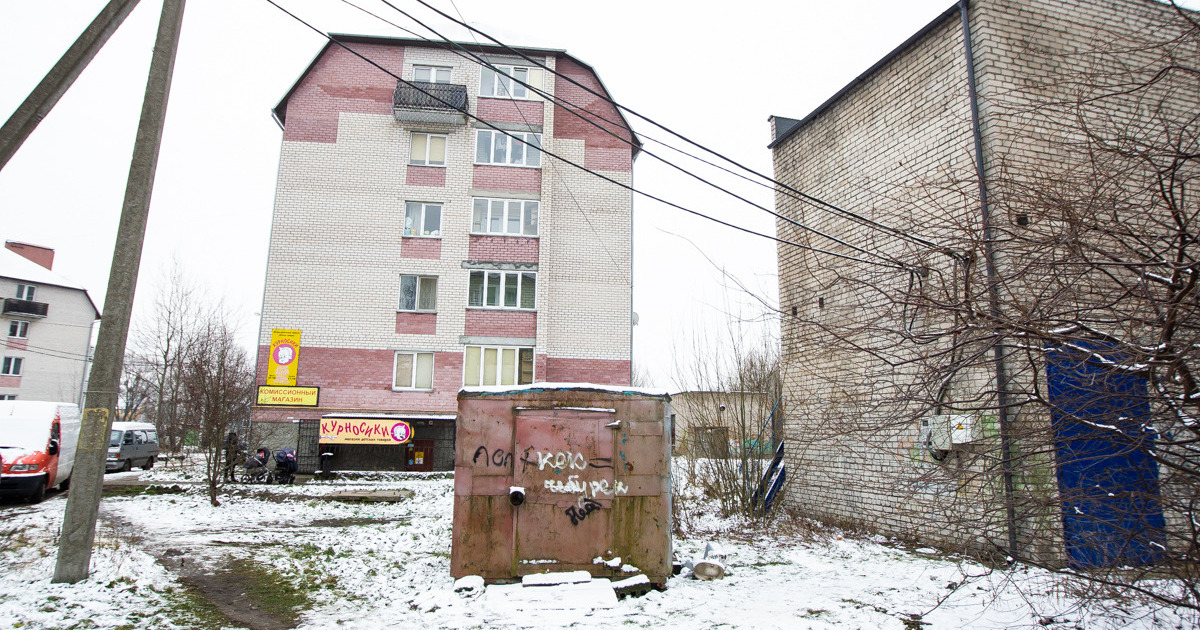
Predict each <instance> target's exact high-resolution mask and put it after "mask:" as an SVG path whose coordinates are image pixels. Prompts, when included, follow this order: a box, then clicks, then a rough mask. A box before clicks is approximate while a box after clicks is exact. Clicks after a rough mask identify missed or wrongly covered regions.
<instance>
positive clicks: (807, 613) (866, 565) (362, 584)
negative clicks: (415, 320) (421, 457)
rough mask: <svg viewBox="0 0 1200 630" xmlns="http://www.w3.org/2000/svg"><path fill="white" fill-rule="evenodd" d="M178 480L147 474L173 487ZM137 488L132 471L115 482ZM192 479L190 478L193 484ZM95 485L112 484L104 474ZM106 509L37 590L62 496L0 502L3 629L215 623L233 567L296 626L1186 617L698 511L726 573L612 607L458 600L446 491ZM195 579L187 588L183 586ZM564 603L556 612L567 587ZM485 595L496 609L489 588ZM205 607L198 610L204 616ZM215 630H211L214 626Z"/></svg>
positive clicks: (1186, 621) (143, 497)
mask: <svg viewBox="0 0 1200 630" xmlns="http://www.w3.org/2000/svg"><path fill="white" fill-rule="evenodd" d="M187 474H188V473H185V472H182V471H171V470H162V469H156V470H154V471H151V472H150V473H144V474H142V479H143V480H146V479H154V480H155V481H156V482H159V483H164V484H167V485H170V484H172V483H174V482H177V481H183V477H184V476H185V475H187ZM124 475H128V476H136V475H138V473H124ZM192 477H193V478H195V474H194V473H192ZM110 478H114V479H116V478H117V477H116V476H111V475H110ZM180 488H181V489H182V490H183V491H182V492H178V493H173V494H171V493H168V494H139V495H133V496H108V497H106V498H105V499H104V501H103V504H102V507H101V520H102V522H101V526H100V529H99V533H98V536H97V548H96V551H95V553H94V554H93V559H92V573H91V577H90V578H89V579H88V580H86V581H84V582H81V583H79V584H74V585H65V584H51V583H50V575H51V573H52V571H53V567H54V560H55V551H56V550H55V546H54V545H55V536H56V535H57V532H58V529H59V526H60V523H61V521H62V512H63V509H64V507H65V505H66V500H65V497H63V496H57V497H54V498H52V499H49V500H47V501H46V502H44V503H42V504H41V505H36V506H28V505H24V504H19V503H11V502H10V503H5V504H3V505H0V564H2V566H3V567H4V569H5V570H4V571H2V572H0V628H122V629H129V630H133V629H141V628H147V629H149V628H155V629H157V628H220V627H222V626H224V627H229V626H228V623H224V624H222V623H220V619H222V618H221V617H220V616H219V615H218V616H217V617H215V618H214V616H213V615H212V612H211V610H209V609H207V608H206V607H205V606H204V605H203V604H202V603H197V597H196V595H195V590H194V589H193V588H192V587H191V586H190V585H191V584H194V582H192V581H190V580H192V579H193V578H194V577H195V576H196V575H198V574H199V575H203V574H205V573H208V572H213V571H218V570H220V569H221V568H222V567H223V566H228V565H229V563H230V562H231V560H233V559H236V558H242V559H246V560H249V561H250V562H252V563H254V564H255V565H256V566H262V567H270V570H271V571H274V572H277V573H282V574H283V575H285V576H286V579H287V580H288V582H289V583H291V584H294V585H296V586H297V587H298V589H299V590H300V591H302V592H303V593H304V594H305V597H306V599H307V603H305V604H304V605H302V606H301V610H302V612H301V613H300V616H299V627H300V628H306V629H308V628H338V627H347V628H356V629H364V630H370V629H375V628H423V629H433V628H534V627H538V628H542V627H576V628H611V627H614V626H621V627H632V628H687V629H688V630H694V629H696V628H789V629H790V628H897V629H903V628H919V627H927V628H967V627H970V628H1041V627H1046V626H1049V627H1052V628H1053V627H1056V628H1193V627H1196V626H1197V622H1198V620H1197V619H1196V617H1195V616H1194V615H1190V614H1188V613H1185V612H1181V611H1175V610H1170V609H1162V608H1161V607H1156V606H1151V605H1144V604H1136V603H1130V602H1116V601H1100V602H1092V603H1090V604H1089V605H1088V606H1081V605H1080V601H1079V600H1078V599H1077V597H1076V596H1074V595H1073V593H1077V592H1078V590H1077V589H1076V588H1075V586H1074V585H1072V584H1070V583H1069V582H1067V581H1066V580H1067V579H1068V578H1067V577H1065V576H1060V575H1052V574H1049V573H1046V572H1042V571H1038V570H1032V569H1028V570H1027V569H1017V570H1013V571H990V570H989V569H988V568H986V567H984V566H980V565H978V564H974V563H972V562H968V561H964V560H961V559H947V558H942V557H940V556H938V555H937V554H936V553H934V552H933V550H920V549H919V550H915V551H906V550H903V549H901V548H898V547H896V546H893V545H890V544H888V542H887V541H885V540H882V539H879V538H876V539H869V538H868V539H864V538H861V537H860V538H851V537H848V536H847V537H840V536H839V535H838V534H837V532H833V531H827V532H818V533H817V535H816V536H813V535H811V533H810V532H805V533H804V534H801V533H798V532H799V531H800V530H801V529H803V527H801V526H794V525H796V524H789V523H784V524H781V525H780V526H778V527H776V528H775V529H774V530H772V529H766V530H761V531H760V530H757V529H755V528H753V527H751V526H749V525H747V524H745V523H741V522H738V521H736V520H721V519H716V518H714V517H712V516H711V515H710V516H708V517H707V518H705V519H699V520H698V522H703V523H706V531H705V532H696V533H693V534H690V535H688V536H686V537H683V538H681V539H677V540H676V541H675V547H676V554H677V556H678V557H679V558H681V559H686V558H689V557H693V556H695V555H698V554H701V553H702V552H703V550H704V548H705V545H706V544H707V543H709V542H711V541H716V542H719V543H720V546H721V547H723V549H724V551H725V552H726V554H727V556H726V558H725V559H724V565H725V567H726V571H727V573H726V577H725V578H724V579H721V580H714V581H699V580H696V579H693V578H690V577H687V576H686V575H683V576H679V577H676V578H673V579H671V580H670V582H669V583H668V588H667V590H666V591H663V592H651V593H649V594H648V595H645V596H643V597H632V598H627V599H624V600H621V601H620V602H618V603H617V604H616V605H615V606H613V607H611V608H600V609H594V610H561V609H560V608H561V606H559V605H557V604H556V603H555V602H556V601H559V600H560V599H562V598H558V597H554V596H552V597H547V598H544V599H545V600H547V601H548V602H549V603H546V602H542V603H538V602H532V603H530V602H526V603H525V604H523V605H509V604H511V602H505V601H504V598H502V597H498V596H489V594H488V593H486V592H485V593H484V594H483V595H479V594H477V593H476V594H473V595H466V594H459V593H456V592H455V591H454V588H453V586H454V580H453V579H452V578H451V577H450V575H449V552H450V538H451V527H452V514H451V512H452V510H451V495H452V491H453V480H452V479H449V478H446V477H444V476H428V475H427V476H416V475H414V476H404V475H398V474H392V475H386V474H384V475H377V476H374V477H371V478H367V479H358V480H354V481H341V482H311V483H307V484H304V485H296V486H290V487H280V486H231V487H230V492H229V493H227V494H225V495H224V496H222V498H221V499H222V505H221V506H220V507H212V506H210V505H209V502H208V498H207V496H206V495H205V494H204V488H203V487H202V486H199V485H187V484H186V483H184V484H181V486H180ZM344 490H393V491H396V490H406V491H410V492H412V496H411V497H409V498H407V499H405V500H402V501H399V502H395V503H343V502H338V501H331V500H328V499H327V498H325V497H326V496H327V495H329V494H330V493H333V492H338V491H344ZM189 576H192V577H189ZM537 588H545V589H562V594H563V595H564V598H565V596H566V593H567V590H568V589H569V587H566V586H554V587H537ZM493 595H500V590H499V589H496V590H495V593H493ZM206 611H207V612H206ZM214 619H216V620H217V621H214Z"/></svg>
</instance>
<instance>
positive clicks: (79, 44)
mask: <svg viewBox="0 0 1200 630" xmlns="http://www.w3.org/2000/svg"><path fill="white" fill-rule="evenodd" d="M138 2H139V0H112V1H111V2H109V3H108V5H107V6H105V7H104V9H103V10H101V11H100V14H99V15H97V16H96V19H94V20H92V23H91V24H89V25H88V27H87V29H86V30H84V31H83V34H81V35H80V36H79V39H76V40H75V43H74V44H71V47H70V48H68V49H67V52H65V53H63V56H62V58H61V59H59V60H58V63H56V64H54V67H53V68H51V69H50V72H48V73H46V77H45V78H44V79H42V82H41V83H38V85H37V87H35V88H33V91H32V92H30V93H29V97H28V98H26V99H25V102H23V103H21V105H20V107H17V111H15V112H13V114H12V116H9V118H8V121H7V122H5V123H4V126H3V127H0V169H2V168H4V165H5V164H8V160H9V158H11V157H12V156H13V154H14V153H16V152H17V149H19V148H21V145H22V144H24V143H25V140H26V139H27V138H28V137H29V134H31V133H33V130H34V129H36V128H37V126H38V124H39V123H41V122H42V119H43V118H45V117H46V115H47V114H49V113H50V110H51V109H54V105H55V104H56V103H58V99H60V98H62V95H63V94H64V93H65V92H66V91H67V89H68V88H70V87H71V84H72V83H74V82H75V79H77V78H78V77H79V73H81V72H83V69H84V68H86V67H87V65H88V64H89V63H91V61H92V58H93V57H95V56H96V53H97V52H100V49H101V48H103V47H104V44H105V43H106V42H108V38H109V37H110V36H111V35H112V34H113V31H116V30H117V27H118V26H120V25H121V23H122V22H124V21H125V18H126V17H127V16H128V15H129V13H130V12H131V11H133V8H134V7H136V6H137V3H138Z"/></svg>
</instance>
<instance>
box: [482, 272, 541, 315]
mask: <svg viewBox="0 0 1200 630" xmlns="http://www.w3.org/2000/svg"><path fill="white" fill-rule="evenodd" d="M536 295H537V274H536V273H530V272H528V271H483V270H479V271H472V272H471V281H470V284H468V286H467V306H480V307H485V308H523V309H532V308H536V306H535V297H534V296H536Z"/></svg>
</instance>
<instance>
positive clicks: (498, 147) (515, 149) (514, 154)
mask: <svg viewBox="0 0 1200 630" xmlns="http://www.w3.org/2000/svg"><path fill="white" fill-rule="evenodd" d="M475 163H476V164H498V165H501V166H531V167H541V165H542V134H540V133H521V132H516V131H510V132H506V131H491V130H489V129H480V130H478V131H477V132H476V136H475Z"/></svg>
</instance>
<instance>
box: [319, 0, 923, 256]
mask: <svg viewBox="0 0 1200 630" xmlns="http://www.w3.org/2000/svg"><path fill="white" fill-rule="evenodd" d="M342 1H343V2H347V0H342ZM380 1H381V2H383V4H385V5H387V6H388V7H391V8H392V9H393V10H395V11H396V12H398V13H400V14H401V15H403V16H405V17H407V18H408V19H410V20H412V21H413V22H416V23H417V24H419V25H420V26H421V27H423V28H425V29H426V30H428V31H429V32H431V33H433V34H434V35H436V36H437V37H438V38H439V39H441V40H442V41H444V42H446V43H448V44H451V45H452V46H454V47H456V48H458V49H459V50H461V51H462V52H461V53H457V54H458V55H459V56H460V57H463V58H464V59H466V58H467V57H466V55H470V57H471V59H469V60H473V61H474V62H475V63H478V64H480V65H482V66H484V67H487V68H489V69H491V70H493V71H496V72H499V69H498V68H496V67H495V66H494V65H492V63H491V62H489V61H488V60H487V59H484V58H483V57H480V56H479V55H477V54H475V53H473V52H471V51H469V50H467V49H466V48H464V47H463V46H462V45H461V44H459V43H458V42H455V41H453V40H451V39H449V38H448V37H446V36H445V35H442V34H441V33H439V32H438V31H437V30H436V29H434V28H433V27H431V26H429V25H428V24H426V23H425V22H422V21H421V20H419V19H417V18H416V17H414V16H413V15H412V14H410V13H409V12H407V11H405V10H403V9H401V8H399V7H397V6H396V5H394V4H392V3H391V2H390V1H389V0H380ZM347 3H348V2H347ZM348 4H349V3H348ZM422 4H425V3H423V2H422ZM352 6H353V5H352ZM426 6H429V5H426ZM431 8H432V7H431ZM434 11H437V12H438V13H439V14H441V15H443V16H445V17H447V18H449V19H451V20H453V18H452V17H450V16H448V15H446V14H445V13H442V12H441V11H438V10H437V9H434ZM367 13H368V14H370V15H374V14H371V13H370V12H367ZM375 17H376V18H377V19H381V20H382V21H384V22H386V23H388V24H392V25H393V26H396V27H397V28H401V30H403V31H405V32H407V33H412V31H411V30H408V29H405V28H402V27H399V26H397V25H396V24H394V23H392V22H390V21H388V20H386V19H383V18H379V16H375ZM454 21H456V22H458V23H459V24H462V25H464V26H467V24H466V22H465V21H462V22H459V21H458V20H454ZM468 28H470V27H469V26H468ZM474 30H475V29H473V28H472V32H471V37H472V39H474V38H475V34H474ZM480 33H481V34H483V35H484V36H485V37H488V38H489V39H491V40H492V41H497V40H496V39H494V38H492V37H490V36H488V35H487V34H486V33H482V31H480ZM418 37H420V38H421V39H424V40H426V41H432V40H430V39H429V38H428V37H424V36H418ZM475 42H476V44H479V40H477V39H476V40H475ZM505 48H506V49H508V50H511V51H513V52H517V53H518V54H520V55H521V57H522V58H523V59H525V60H527V61H529V62H530V63H535V64H537V65H538V67H540V68H542V69H544V70H546V71H549V72H551V73H553V74H554V75H555V76H560V77H562V78H564V79H567V80H568V81H570V82H572V83H574V84H575V85H580V86H581V87H583V86H582V85H581V84H580V83H579V82H577V81H575V80H574V79H572V78H571V77H568V76H566V75H564V74H561V73H560V72H558V71H557V70H556V69H555V70H552V69H550V68H549V67H548V66H545V65H544V64H542V63H541V62H538V61H535V60H534V59H533V58H532V57H529V56H527V55H525V54H524V53H521V52H519V51H516V50H515V49H513V48H510V47H508V46H505ZM464 53H465V54H464ZM509 78H510V79H511V80H512V81H513V82H515V83H518V84H520V85H522V86H524V87H525V88H527V89H530V90H533V91H534V92H536V93H537V94H539V95H541V96H542V97H543V98H545V99H546V100H549V101H551V102H553V103H555V104H557V105H559V106H560V107H561V108H562V109H563V110H564V111H566V112H568V113H570V114H572V115H573V116H575V117H576V118H578V119H580V120H582V121H583V122H585V123H588V124H590V125H592V126H594V127H596V128H597V129H599V130H601V131H603V132H604V133H607V134H608V135H610V136H612V137H614V138H616V139H617V140H619V141H621V142H624V143H625V144H627V145H629V146H630V147H631V148H639V149H640V150H641V151H642V152H644V153H646V154H647V155H649V156H650V157H653V158H655V159H656V160H658V161H660V162H662V163H663V164H666V165H668V166H670V167H672V168H674V169H676V170H678V171H679V172H681V173H684V174H685V175H688V176H689V177H692V178H694V179H696V180H697V181H700V182H701V183H704V184H706V185H708V186H711V187H712V188H715V189H717V190H719V191H721V192H723V193H725V194H727V195H729V196H731V197H733V198H734V199H737V200H738V201H741V202H743V203H746V204H749V205H751V206H753V207H755V208H757V209H759V210H761V211H763V212H766V213H767V214H770V215H771V216H774V217H775V218H777V219H780V220H782V221H786V222H788V223H790V224H792V225H794V226H796V227H798V228H800V229H801V230H804V231H807V232H810V233H812V234H815V235H817V236H820V237H821V238H824V239H826V240H828V241H830V242H833V243H837V244H839V245H842V246H844V247H847V248H849V249H852V250H854V251H857V252H859V253H861V254H865V255H867V256H875V257H878V258H881V259H883V260H886V261H888V262H889V263H892V264H894V265H897V266H900V267H905V265H904V264H903V263H901V262H900V261H897V260H896V259H894V258H892V257H891V256H888V255H885V254H881V253H879V252H875V251H870V250H867V249H864V248H862V247H859V246H857V245H853V244H851V243H849V242H847V241H846V240H843V239H841V238H838V237H835V236H832V235H830V234H826V233H825V232H822V231H820V230H818V229H816V228H813V227H810V226H808V225H805V224H803V223H800V222H799V221H797V220H795V219H793V218H791V217H788V216H784V215H782V214H779V213H777V212H775V211H774V210H771V209H770V208H767V207H765V206H763V205H761V204H759V203H756V202H754V201H752V200H750V199H747V198H745V197H743V196H742V195H739V194H737V193H735V192H733V191H731V190H729V189H727V188H725V187H723V186H720V185H718V184H716V183H714V182H712V181H709V180H708V179H705V178H704V177H701V176H700V175H697V174H696V173H694V172H692V171H690V170H688V169H686V168H683V167H682V166H679V165H678V164H675V163H674V162H671V161H670V160H667V159H665V158H663V157H662V156H660V155H657V154H655V153H653V152H651V151H650V150H649V149H646V148H644V147H638V146H637V145H636V144H635V143H634V142H633V141H632V140H629V139H627V138H625V137H623V136H622V135H620V134H618V133H616V132H614V131H612V130H611V129H608V128H606V127H604V126H603V125H601V124H599V123H597V122H596V121H594V120H592V119H591V118H588V117H587V116H584V115H583V114H581V113H579V112H580V111H583V112H586V113H588V114H590V115H592V116H595V117H596V118H599V119H600V120H602V121H604V122H607V123H610V124H613V125H618V126H621V127H626V125H624V123H620V122H616V121H613V120H609V119H608V118H605V117H604V115H603V114H599V113H597V112H594V111H591V110H589V109H586V108H583V107H580V106H578V105H576V104H574V103H571V102H570V101H567V100H566V99H563V98H561V97H559V96H558V95H556V94H550V93H549V92H546V91H545V90H544V89H543V88H541V87H538V86H534V85H532V84H530V83H527V82H525V81H522V80H520V79H518V78H517V77H515V76H511V77H509ZM585 89H586V88H585ZM589 91H591V90H589ZM592 94H595V95H597V96H601V98H603V99H604V101H605V102H607V103H610V104H612V105H613V106H614V107H620V105H619V104H617V103H616V101H614V100H612V99H611V98H609V97H607V96H603V95H600V94H599V93H597V92H594V91H592ZM518 111H519V110H518ZM522 118H524V114H523V113H522ZM655 142H658V143H659V144H662V145H663V146H667V147H669V148H672V149H674V150H675V151H678V152H680V153H683V154H684V155H687V156H688V157H691V158H693V159H696V160H699V161H701V162H704V163H706V164H709V165H711V166H714V167H716V168H719V169H721V170H723V171H725V172H727V173H731V174H733V175H738V176H739V177H742V178H743V179H746V180H747V181H751V182H753V181H754V180H751V179H750V178H748V177H745V176H744V175H740V174H738V173H734V172H733V171H731V170H729V169H726V168H724V167H721V166H719V165H716V164H712V163H711V162H708V161H706V160H703V159H702V158H698V157H696V156H694V155H691V154H690V153H688V152H686V151H683V150H682V149H678V148H675V147H671V146H670V145H667V144H666V143H664V142H661V141H658V140H655ZM754 183H759V184H760V185H764V186H765V184H761V182H754ZM572 196H573V195H572ZM577 203H578V202H577Z"/></svg>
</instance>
